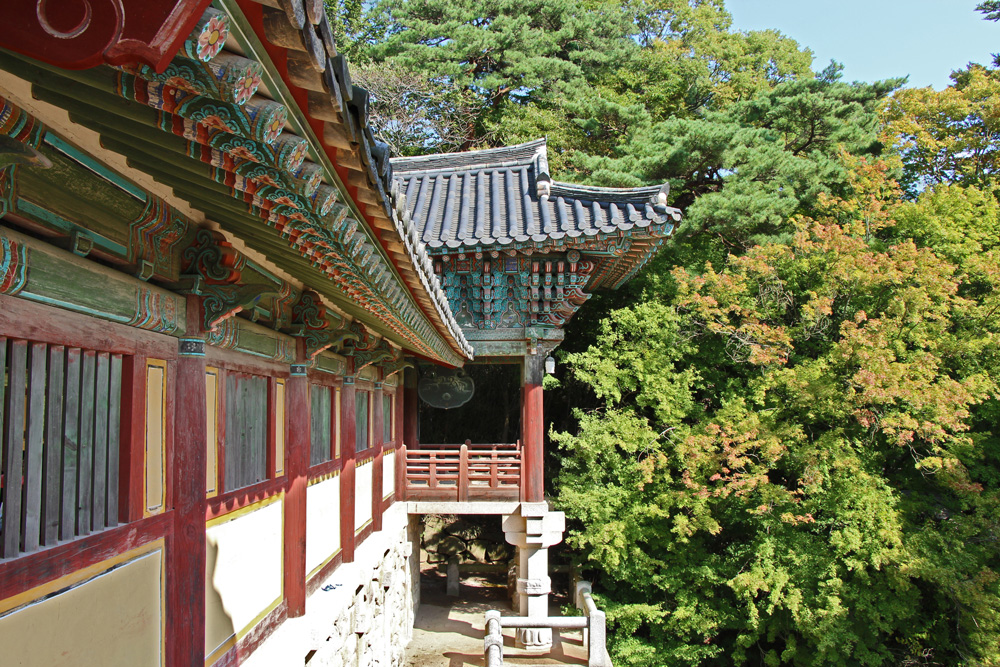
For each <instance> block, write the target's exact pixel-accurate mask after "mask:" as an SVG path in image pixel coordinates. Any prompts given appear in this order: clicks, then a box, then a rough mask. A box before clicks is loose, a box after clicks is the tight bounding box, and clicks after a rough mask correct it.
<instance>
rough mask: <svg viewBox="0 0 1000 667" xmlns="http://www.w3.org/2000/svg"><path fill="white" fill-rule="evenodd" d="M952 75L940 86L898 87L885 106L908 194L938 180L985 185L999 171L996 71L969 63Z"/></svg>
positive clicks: (999, 96) (999, 109)
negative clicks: (949, 79) (946, 84)
mask: <svg viewBox="0 0 1000 667" xmlns="http://www.w3.org/2000/svg"><path fill="white" fill-rule="evenodd" d="M952 80H953V81H954V84H953V85H951V86H949V87H948V88H946V89H944V90H943V91H941V92H937V91H935V90H934V89H932V88H916V89H907V90H901V91H899V92H898V93H897V94H896V95H895V96H894V97H893V100H892V103H891V105H890V107H889V111H888V115H887V118H888V120H889V124H888V127H887V131H888V133H889V136H890V137H892V138H893V139H895V142H896V144H897V147H898V149H899V150H900V152H901V154H902V158H903V166H904V172H903V178H902V182H903V185H904V186H905V187H906V189H907V190H908V192H909V194H910V195H911V196H915V195H916V193H918V192H919V191H920V190H921V189H922V188H924V187H927V186H929V185H935V184H938V183H957V184H961V185H975V186H977V187H986V186H990V185H992V184H995V183H996V179H997V177H998V175H1000V73H998V72H997V71H995V70H988V69H986V68H984V67H982V66H979V65H973V66H970V67H969V68H968V69H966V70H962V71H960V72H955V73H954V74H952Z"/></svg>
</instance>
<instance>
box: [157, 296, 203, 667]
mask: <svg viewBox="0 0 1000 667" xmlns="http://www.w3.org/2000/svg"><path fill="white" fill-rule="evenodd" d="M200 302H201V299H200V298H199V297H196V296H189V297H188V303H187V330H188V331H194V332H197V331H200V330H201V303H200ZM176 369H177V370H176V382H175V383H174V387H175V388H176V391H175V392H174V397H173V399H174V412H173V414H174V415H175V416H176V417H175V426H174V440H173V462H172V463H173V465H172V466H171V468H170V470H169V474H170V475H171V478H172V488H171V490H172V497H173V510H172V511H173V515H174V521H173V531H172V533H171V534H170V536H169V537H168V538H167V651H168V653H167V664H169V665H173V666H174V667H182V666H183V667H189V666H190V665H202V664H204V663H205V552H206V548H205V502H206V501H205V474H206V466H207V453H206V442H205V441H206V438H207V416H206V414H205V410H206V404H205V394H206V383H205V341H204V340H202V339H200V338H182V339H180V348H179V355H178V358H177V362H176Z"/></svg>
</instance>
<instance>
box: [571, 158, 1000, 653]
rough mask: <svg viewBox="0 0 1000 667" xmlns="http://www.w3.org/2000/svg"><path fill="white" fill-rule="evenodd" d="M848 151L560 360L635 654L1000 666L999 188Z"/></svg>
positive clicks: (604, 559)
mask: <svg viewBox="0 0 1000 667" xmlns="http://www.w3.org/2000/svg"><path fill="white" fill-rule="evenodd" d="M847 162H848V165H849V166H850V167H851V169H850V170H849V172H848V178H847V179H846V180H847V181H848V183H849V184H850V186H849V187H848V188H847V195H848V196H846V197H844V198H832V197H822V196H821V197H819V198H818V202H817V205H816V208H817V214H816V215H815V217H812V218H806V217H798V218H796V219H795V223H794V224H795V233H794V236H793V238H792V239H791V241H790V242H788V243H781V242H776V241H772V242H767V243H763V244H761V245H758V246H756V247H754V248H752V249H750V250H749V251H748V252H746V253H745V254H743V255H739V256H738V255H731V256H730V257H729V258H728V260H727V262H726V265H725V267H724V268H723V269H722V270H721V271H717V270H716V269H715V268H714V267H713V266H712V265H711V264H707V265H705V266H703V267H702V269H701V270H700V271H698V272H692V271H688V270H685V269H676V270H674V272H673V274H672V277H671V281H672V282H673V286H672V289H671V290H668V291H666V292H664V293H661V294H656V295H650V298H648V299H647V300H646V301H644V302H642V303H640V304H637V305H635V306H632V307H630V308H626V309H621V310H617V311H614V312H613V313H612V314H611V316H610V317H609V318H608V319H607V320H605V321H604V322H603V323H602V325H601V329H600V333H599V335H598V337H597V342H596V344H595V345H594V346H592V347H591V348H590V349H588V350H587V351H585V352H581V353H576V354H572V355H569V357H568V359H567V361H568V362H569V364H571V365H572V367H573V368H574V371H575V375H576V378H577V379H579V380H581V381H583V382H585V383H586V384H587V385H589V386H590V387H591V388H592V389H593V391H594V392H595V394H596V395H597V396H598V397H599V399H600V401H601V406H600V407H599V408H598V409H596V410H594V411H592V412H580V413H579V414H578V418H579V428H578V430H577V431H576V432H575V433H554V434H553V435H552V437H553V439H554V440H555V441H556V442H557V443H558V444H559V446H560V455H561V456H562V460H563V467H562V471H561V473H560V476H559V479H558V480H557V483H556V484H557V487H558V489H559V503H560V506H561V507H562V508H563V509H565V510H566V512H567V515H569V516H572V517H574V519H575V521H574V526H573V530H572V534H571V537H570V538H569V543H570V544H571V545H572V546H573V547H574V549H576V550H578V552H579V554H580V557H581V560H582V561H583V564H584V566H585V567H589V568H593V570H594V574H595V576H596V577H597V578H598V581H599V582H600V585H601V589H602V590H603V591H604V592H605V598H604V600H605V601H606V604H607V605H608V608H609V621H610V622H611V623H612V624H613V625H614V632H615V637H616V638H620V637H625V638H626V639H624V640H617V639H616V641H615V642H614V644H613V646H614V656H613V657H614V658H615V659H616V660H617V661H620V662H621V663H622V664H634V665H663V664H670V665H685V664H686V665H715V664H718V665H724V664H727V665H731V664H763V665H780V664H789V665H896V664H924V663H923V662H921V661H923V660H928V661H931V660H932V662H927V663H926V664H949V665H951V664H954V665H958V664H963V665H986V664H994V663H995V662H996V661H997V660H1000V643H998V638H1000V599H998V597H997V593H998V589H997V576H996V568H997V567H998V565H1000V562H998V556H1000V554H998V550H997V546H996V540H995V535H996V531H997V529H998V524H997V520H996V511H997V509H1000V508H998V504H997V501H998V498H997V493H996V491H995V488H996V487H991V486H989V482H992V481H994V480H995V477H996V474H995V472H993V470H994V469H995V466H996V464H997V463H998V460H997V454H998V453H1000V450H998V449H997V447H996V437H995V434H994V432H993V429H995V428H996V426H995V422H988V421H986V420H981V419H977V417H976V415H975V412H976V411H977V410H980V409H990V405H991V404H992V403H994V402H995V397H996V394H997V389H998V387H997V380H998V378H1000V363H998V358H997V355H996V354H995V353H994V352H992V349H993V348H995V347H996V343H997V334H996V333H995V332H996V330H997V324H998V322H997V319H998V314H997V313H998V311H1000V308H998V301H997V296H996V292H997V287H998V286H1000V268H998V262H997V257H996V255H995V253H996V252H997V248H998V246H1000V234H998V228H997V226H996V211H997V206H998V202H997V201H996V198H995V197H994V196H993V195H992V194H991V193H984V192H980V191H974V190H962V189H959V188H954V187H951V188H949V187H942V188H939V189H936V190H934V191H928V192H926V193H925V194H924V195H923V196H922V197H921V198H920V199H918V200H917V201H916V202H911V203H901V202H900V200H899V199H898V189H896V188H894V187H893V183H892V181H891V179H889V178H888V177H887V173H888V171H889V169H888V167H887V166H886V165H884V164H868V163H866V162H863V161H857V160H847ZM946 216H947V217H946ZM990 216H992V217H990ZM978 217H985V218H987V219H988V220H990V221H991V222H990V223H989V224H987V225H984V226H980V225H978V224H977V223H976V222H975V221H976V220H977V219H978ZM897 220H898V221H899V222H898V223H897ZM911 239H912V240H911ZM972 283H975V284H972ZM977 285H978V286H977ZM993 412H994V413H995V408H993Z"/></svg>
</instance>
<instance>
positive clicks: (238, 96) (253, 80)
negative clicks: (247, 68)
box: [233, 72, 260, 104]
mask: <svg viewBox="0 0 1000 667" xmlns="http://www.w3.org/2000/svg"><path fill="white" fill-rule="evenodd" d="M259 87H260V74H258V73H256V72H248V73H246V74H244V75H243V76H241V77H240V78H239V80H238V81H237V82H236V87H235V89H234V91H233V95H234V99H235V102H236V103H237V104H246V102H247V100H249V99H250V98H251V97H253V96H254V93H256V92H257V88H259Z"/></svg>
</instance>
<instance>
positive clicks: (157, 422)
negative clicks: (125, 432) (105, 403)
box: [145, 359, 167, 516]
mask: <svg viewBox="0 0 1000 667" xmlns="http://www.w3.org/2000/svg"><path fill="white" fill-rule="evenodd" d="M166 394H167V364H166V362H165V361H160V360H158V359H149V360H148V361H147V365H146V479H145V489H146V515H147V516H148V515H151V514H159V513H160V512H162V511H163V490H164V474H163V471H164V456H165V455H166V451H165V445H166V443H165V441H166V428H167V427H166Z"/></svg>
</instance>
